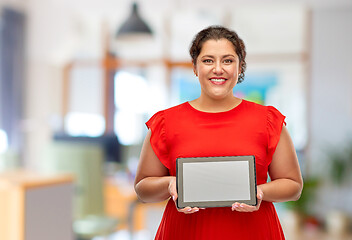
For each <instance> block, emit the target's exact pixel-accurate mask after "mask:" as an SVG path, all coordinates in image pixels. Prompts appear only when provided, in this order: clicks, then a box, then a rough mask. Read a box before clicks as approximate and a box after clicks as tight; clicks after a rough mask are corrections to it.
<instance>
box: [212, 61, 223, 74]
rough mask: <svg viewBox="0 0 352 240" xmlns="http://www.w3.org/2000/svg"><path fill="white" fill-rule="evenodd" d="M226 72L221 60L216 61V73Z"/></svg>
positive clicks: (214, 71)
mask: <svg viewBox="0 0 352 240" xmlns="http://www.w3.org/2000/svg"><path fill="white" fill-rule="evenodd" d="M223 72H224V69H223V68H222V65H221V63H220V62H216V63H215V65H214V68H213V73H214V74H217V75H219V74H222V73H223Z"/></svg>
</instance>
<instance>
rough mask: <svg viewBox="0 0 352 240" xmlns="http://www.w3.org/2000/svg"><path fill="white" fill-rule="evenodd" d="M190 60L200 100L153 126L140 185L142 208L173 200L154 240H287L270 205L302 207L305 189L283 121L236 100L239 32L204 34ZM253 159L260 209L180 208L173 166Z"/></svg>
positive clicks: (240, 70) (162, 115)
mask: <svg viewBox="0 0 352 240" xmlns="http://www.w3.org/2000/svg"><path fill="white" fill-rule="evenodd" d="M190 55H191V57H192V63H193V71H194V73H195V75H196V76H197V77H198V80H199V83H200V86H201V94H200V96H199V97H198V98H196V99H195V100H192V101H189V102H185V103H182V104H180V105H177V106H174V107H171V108H169V109H166V110H162V111H159V112H157V113H156V114H154V115H153V116H152V117H151V118H150V119H149V121H148V122H147V123H146V124H147V127H148V128H149V131H148V134H147V136H146V138H145V141H144V144H143V147H142V151H141V156H140V162H139V166H138V170H137V174H136V179H135V190H136V193H137V195H138V197H139V198H140V199H141V200H142V201H144V202H155V201H162V200H165V199H168V198H170V199H169V202H168V204H167V206H166V208H165V212H164V216H163V218H162V220H161V224H160V227H159V229H158V232H157V234H156V237H155V239H158V240H159V239H167V240H172V239H175V240H176V239H192V240H194V239H202V240H208V239H209V240H210V239H248V240H249V239H270V240H279V239H284V235H283V231H282V229H281V225H280V222H279V219H278V216H277V214H276V211H275V208H274V205H273V204H272V202H280V201H293V200H297V199H298V198H299V197H300V193H301V190H302V185H303V182H302V177H301V173H300V168H299V165H298V160H297V156H296V152H295V149H294V146H293V144H292V141H291V138H290V136H289V134H288V131H287V129H286V127H285V124H286V123H285V116H283V115H282V114H281V113H280V112H279V111H278V110H277V109H276V108H274V107H271V106H262V105H259V104H256V103H253V102H250V101H247V100H245V99H240V98H238V97H235V96H234V95H233V89H234V88H235V86H236V84H237V83H238V82H241V81H242V80H243V77H244V71H245V69H246V62H245V57H246V51H245V47H244V43H243V41H242V40H241V39H240V38H239V37H238V35H237V34H236V33H235V32H233V31H231V30H229V29H227V28H224V27H221V26H214V27H209V28H206V29H204V30H202V31H201V32H199V33H198V34H197V35H196V37H195V38H194V40H193V42H192V46H191V49H190ZM249 155H252V156H254V157H255V168H256V179H257V195H256V198H257V201H256V202H257V205H255V206H252V205H248V204H245V203H241V204H240V203H239V202H234V203H233V204H232V206H231V207H217V208H207V209H204V208H201V207H200V206H192V207H189V206H188V207H185V208H177V207H176V206H175V202H176V200H177V198H178V192H177V189H176V177H175V175H176V159H178V158H199V157H226V156H249ZM268 174H269V175H270V179H271V181H270V182H267V175H268ZM193 177H194V176H193ZM191 180H192V179H191ZM196 180H199V179H195V180H194V181H196ZM203 206H204V205H203Z"/></svg>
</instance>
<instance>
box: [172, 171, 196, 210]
mask: <svg viewBox="0 0 352 240" xmlns="http://www.w3.org/2000/svg"><path fill="white" fill-rule="evenodd" d="M168 190H169V193H170V196H171V198H172V200H173V201H174V202H175V206H176V209H177V211H179V212H182V213H184V214H191V213H195V212H198V211H199V209H200V208H197V207H194V208H191V207H185V208H181V209H179V208H177V204H176V200H177V197H178V195H177V190H176V177H171V178H170V181H169V187H168Z"/></svg>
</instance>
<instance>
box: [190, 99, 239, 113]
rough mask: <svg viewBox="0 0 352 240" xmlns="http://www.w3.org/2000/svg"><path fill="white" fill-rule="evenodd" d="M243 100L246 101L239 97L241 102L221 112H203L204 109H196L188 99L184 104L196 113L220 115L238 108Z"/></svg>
mask: <svg viewBox="0 0 352 240" xmlns="http://www.w3.org/2000/svg"><path fill="white" fill-rule="evenodd" d="M245 101H246V100H244V99H241V102H240V103H239V104H238V105H236V106H235V107H233V108H231V109H229V110H227V111H222V112H205V111H201V110H198V109H196V108H194V107H193V106H192V105H191V104H190V103H189V102H188V101H187V102H185V104H186V106H187V107H188V108H189V109H191V110H192V111H193V112H196V113H198V114H206V115H221V114H227V113H231V112H233V111H235V110H237V109H239V108H240V107H241V106H242V105H243V103H244V102H245Z"/></svg>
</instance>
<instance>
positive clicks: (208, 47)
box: [199, 38, 237, 56]
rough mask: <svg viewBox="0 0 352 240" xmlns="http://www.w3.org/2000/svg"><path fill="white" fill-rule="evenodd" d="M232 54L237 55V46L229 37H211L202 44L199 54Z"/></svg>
mask: <svg viewBox="0 0 352 240" xmlns="http://www.w3.org/2000/svg"><path fill="white" fill-rule="evenodd" d="M227 54H232V55H235V56H237V54H236V51H235V46H234V45H233V44H232V43H231V42H230V41H229V40H227V39H224V38H222V39H218V40H215V39H209V40H207V41H205V42H204V43H203V45H202V49H201V51H200V54H199V56H204V55H227Z"/></svg>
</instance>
